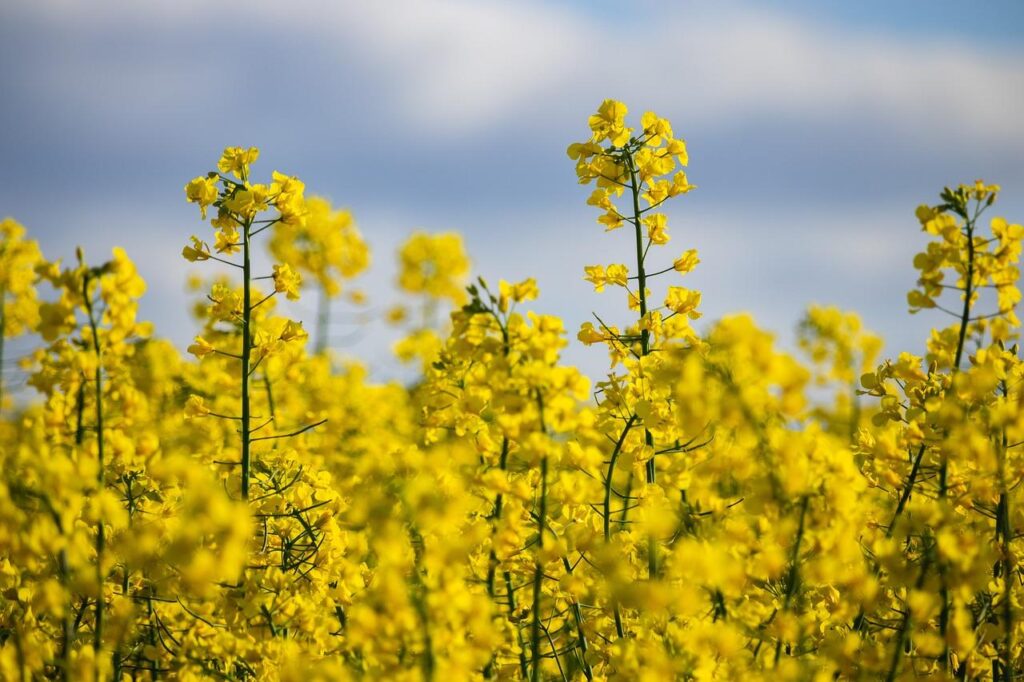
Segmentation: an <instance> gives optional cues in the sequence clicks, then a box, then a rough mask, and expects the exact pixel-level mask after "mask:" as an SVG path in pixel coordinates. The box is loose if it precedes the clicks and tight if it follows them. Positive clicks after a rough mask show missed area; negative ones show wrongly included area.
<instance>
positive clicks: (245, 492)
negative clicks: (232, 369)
mask: <svg viewBox="0 0 1024 682" xmlns="http://www.w3.org/2000/svg"><path fill="white" fill-rule="evenodd" d="M242 227H243V230H242V359H241V364H242V425H241V426H242V499H245V500H248V499H249V467H250V454H249V440H250V437H251V435H252V434H251V433H250V432H249V420H250V406H249V360H250V358H251V356H252V333H251V329H250V326H251V324H252V282H251V280H252V263H251V262H250V253H249V246H250V239H249V230H250V229H251V228H252V220H251V219H246V221H245V224H244V225H243V226H242Z"/></svg>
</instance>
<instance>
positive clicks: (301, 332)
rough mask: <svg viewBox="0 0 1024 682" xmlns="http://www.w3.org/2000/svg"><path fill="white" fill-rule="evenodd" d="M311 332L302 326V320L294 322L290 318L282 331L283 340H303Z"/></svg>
mask: <svg viewBox="0 0 1024 682" xmlns="http://www.w3.org/2000/svg"><path fill="white" fill-rule="evenodd" d="M308 336H309V334H307V333H306V330H305V329H303V328H302V323H301V322H293V321H292V320H288V323H287V324H286V325H285V327H284V331H282V332H281V340H282V341H296V340H298V341H301V340H302V339H305V338H306V337H308Z"/></svg>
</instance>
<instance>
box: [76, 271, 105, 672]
mask: <svg viewBox="0 0 1024 682" xmlns="http://www.w3.org/2000/svg"><path fill="white" fill-rule="evenodd" d="M82 299H83V301H84V304H85V310H86V313H87V314H88V316H89V327H90V329H91V330H92V347H93V352H95V353H96V371H95V375H94V377H93V382H94V384H95V386H94V388H95V401H96V459H97V471H96V487H97V490H98V491H100V492H102V491H103V490H104V488H106V484H107V483H106V462H104V453H103V352H102V350H101V348H100V337H99V329H98V327H97V324H96V315H95V313H94V311H93V305H92V299H91V298H90V296H89V275H88V274H86V275H85V277H84V278H83V279H82ZM105 550H106V528H105V526H104V523H103V518H102V516H101V517H100V519H99V524H98V526H97V528H96V581H97V583H98V589H99V592H98V594H97V596H96V611H95V618H96V627H95V629H94V630H93V649H94V650H95V651H96V653H97V654H99V652H100V651H101V647H102V644H103V625H104V622H103V620H104V606H105V602H104V597H103V583H104V581H105V576H104V575H103V554H104V552H105Z"/></svg>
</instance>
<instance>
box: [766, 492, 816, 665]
mask: <svg viewBox="0 0 1024 682" xmlns="http://www.w3.org/2000/svg"><path fill="white" fill-rule="evenodd" d="M809 501H810V498H809V497H807V496H806V495H804V496H803V497H802V498H801V499H800V521H799V523H798V525H797V530H796V540H795V541H794V542H793V550H792V553H791V554H790V557H789V573H788V574H787V575H786V594H785V596H784V597H783V600H782V610H783V611H788V610H789V605H790V603H791V602H792V601H793V597H794V596H795V595H796V591H797V589H796V588H797V584H798V583H799V582H800V545H801V543H802V542H803V539H804V524H805V522H806V520H807V506H808V504H809ZM781 654H782V640H781V639H780V640H779V641H777V642H776V643H775V665H776V666H778V664H779V656H780V655H781Z"/></svg>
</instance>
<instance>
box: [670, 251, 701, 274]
mask: <svg viewBox="0 0 1024 682" xmlns="http://www.w3.org/2000/svg"><path fill="white" fill-rule="evenodd" d="M698 263H700V258H698V257H697V250H696V249H687V250H686V251H685V252H683V255H682V256H680V257H679V258H677V259H675V261H673V262H672V269H673V270H675V271H676V272H681V273H684V274H685V273H687V272H691V271H692V270H693V269H694V268H695V267H697V264H698Z"/></svg>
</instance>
